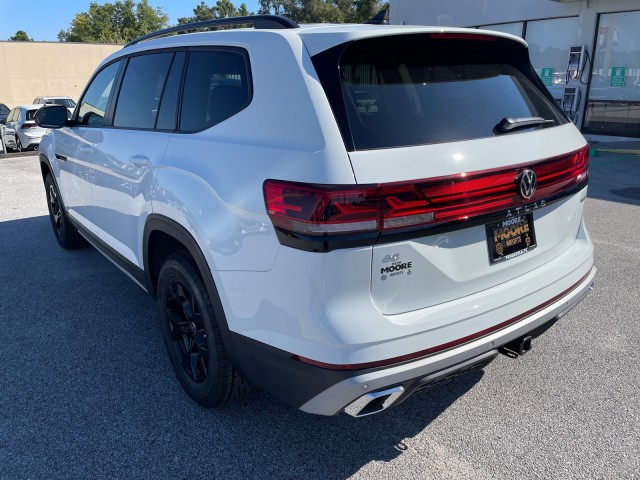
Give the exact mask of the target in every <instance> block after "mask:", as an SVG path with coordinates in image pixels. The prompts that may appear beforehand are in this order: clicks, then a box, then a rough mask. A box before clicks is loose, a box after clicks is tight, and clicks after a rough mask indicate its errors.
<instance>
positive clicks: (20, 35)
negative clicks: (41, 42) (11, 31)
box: [9, 30, 33, 42]
mask: <svg viewBox="0 0 640 480" xmlns="http://www.w3.org/2000/svg"><path fill="white" fill-rule="evenodd" d="M9 41H10V42H33V38H29V35H27V32H25V31H24V30H18V31H17V32H16V33H15V35H13V36H12V37H9Z"/></svg>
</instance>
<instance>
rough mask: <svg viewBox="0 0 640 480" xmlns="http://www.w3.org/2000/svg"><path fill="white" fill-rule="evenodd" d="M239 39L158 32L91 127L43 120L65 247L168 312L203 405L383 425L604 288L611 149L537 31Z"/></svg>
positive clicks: (291, 32) (368, 29)
mask: <svg viewBox="0 0 640 480" xmlns="http://www.w3.org/2000/svg"><path fill="white" fill-rule="evenodd" d="M233 22H244V23H253V25H254V27H255V28H253V29H228V30H224V31H218V32H203V33H189V34H180V35H174V36H167V34H169V33H175V32H176V29H167V30H164V31H162V32H158V33H155V34H152V35H148V36H145V37H142V38H141V39H138V40H137V41H134V42H132V43H130V44H129V45H127V46H125V47H124V48H123V49H122V50H121V51H119V52H117V53H115V54H113V55H111V56H110V57H108V58H107V59H105V60H104V61H103V62H102V64H101V65H100V66H99V67H98V69H97V71H96V73H95V74H94V76H93V78H92V79H91V81H90V82H89V84H88V86H87V87H86V89H85V91H84V93H83V94H82V97H81V99H80V101H79V104H78V107H77V108H76V112H75V114H74V116H73V117H72V119H71V120H70V121H67V119H66V115H65V112H64V109H63V107H61V106H55V105H54V106H45V107H43V109H42V110H41V112H40V113H39V114H38V121H39V123H40V124H41V125H42V126H44V127H47V128H52V129H53V130H52V131H51V133H49V134H48V135H46V136H45V138H44V139H43V141H42V144H41V149H40V160H41V162H42V171H43V180H44V184H45V188H46V192H47V199H48V204H49V212H50V216H51V222H52V225H53V230H54V233H55V235H56V238H57V240H58V241H59V243H60V244H61V245H62V246H63V247H64V248H73V247H76V246H78V245H79V244H81V243H82V239H86V240H88V241H89V242H90V243H91V244H92V245H94V246H95V247H96V248H97V249H98V250H100V251H101V252H102V253H103V254H105V255H106V256H107V257H108V258H110V259H111V260H112V261H113V262H114V263H115V264H116V265H117V266H118V267H119V268H120V269H122V270H123V271H124V272H125V273H126V274H127V275H128V276H129V277H130V278H131V279H132V280H133V281H134V282H136V283H137V284H139V285H140V286H141V287H142V288H144V289H145V290H146V291H147V292H149V293H150V294H151V295H152V296H153V297H154V298H155V299H156V302H157V306H158V312H159V317H160V322H161V325H162V332H163V335H164V340H165V344H166V348H167V352H168V355H169V358H170V360H171V363H172V365H173V368H174V370H175V373H176V376H177V378H178V380H179V381H180V382H181V384H182V385H183V387H184V389H185V390H186V392H187V393H188V394H189V395H190V396H191V397H192V398H193V399H194V400H195V401H196V402H198V403H200V404H201V405H204V406H208V407H214V406H219V405H222V404H224V403H226V402H227V401H228V400H229V399H231V398H234V397H236V396H238V395H239V394H241V393H242V392H243V391H245V390H246V389H247V388H248V387H247V383H246V382H247V381H248V382H250V383H251V384H254V385H257V386H259V387H262V388H264V389H266V390H268V391H270V392H272V393H274V394H276V395H278V396H279V397H281V398H283V399H285V400H286V401H287V402H289V403H290V404H292V405H294V406H296V407H297V408H300V409H301V410H303V411H306V412H311V413H315V414H321V415H334V414H337V413H340V412H347V413H348V414H350V415H353V416H363V415H368V414H372V413H377V412H380V411H382V410H384V409H386V408H387V407H390V406H392V405H397V404H398V403H400V402H402V401H403V400H404V399H405V398H407V397H408V396H409V395H411V394H412V393H414V392H416V391H418V390H421V389H424V388H425V387H428V386H430V385H433V384H434V383H435V382H438V381H441V380H443V379H446V378H448V377H450V376H453V375H456V374H458V373H461V372H464V371H468V370H470V369H474V368H482V367H483V366H484V365H486V364H487V363H488V362H490V361H491V360H492V359H494V357H495V356H496V355H497V352H498V350H499V349H502V350H503V351H505V352H507V353H508V354H509V355H511V356H517V355H519V354H523V353H525V352H526V351H527V350H529V348H530V347H531V342H532V339H533V338H535V337H536V335H537V334H539V333H540V332H541V331H542V330H543V329H545V328H548V326H550V325H551V324H552V323H553V322H555V321H556V320H557V319H558V318H560V317H561V316H563V315H564V314H565V313H566V312H567V311H569V310H570V309H571V308H572V307H573V306H575V305H576V304H577V303H578V302H579V301H580V300H581V299H582V298H583V297H584V296H585V295H586V294H587V293H588V292H589V290H590V289H591V287H592V284H593V279H594V275H595V273H596V270H595V268H594V266H593V245H592V243H591V241H590V239H589V235H588V234H587V231H586V229H585V226H584V222H583V209H584V202H585V198H586V196H587V179H588V169H589V157H588V147H587V143H586V141H585V139H584V138H583V137H582V136H581V135H580V133H579V132H578V130H577V129H576V128H575V126H574V125H573V124H572V123H571V122H570V121H568V120H567V118H566V117H565V116H564V115H563V114H562V112H561V111H560V110H559V109H558V107H557V105H556V104H555V102H554V101H553V99H552V98H551V97H550V95H549V94H548V92H547V90H546V88H545V87H544V85H543V84H542V82H541V81H540V79H539V78H538V76H537V75H536V73H535V71H534V69H533V68H532V67H531V64H530V62H529V56H528V49H527V45H526V43H525V42H524V41H523V40H522V39H521V38H518V37H514V36H510V35H506V34H500V33H495V32H494V33H488V32H484V31H479V30H465V29H456V28H443V27H437V28H436V27H433V28H431V27H406V26H384V27H383V26H377V25H308V26H304V25H303V26H298V25H297V24H295V23H294V22H292V21H290V20H288V19H286V18H283V17H275V16H254V17H247V18H241V19H228V20H223V21H211V22H205V23H204V24H200V26H202V25H206V26H215V25H226V24H230V23H233ZM193 28H196V27H195V26H193ZM179 29H180V30H181V31H184V30H185V25H181V26H180V27H179ZM113 301H114V302H117V301H118V299H115V298H114V299H113Z"/></svg>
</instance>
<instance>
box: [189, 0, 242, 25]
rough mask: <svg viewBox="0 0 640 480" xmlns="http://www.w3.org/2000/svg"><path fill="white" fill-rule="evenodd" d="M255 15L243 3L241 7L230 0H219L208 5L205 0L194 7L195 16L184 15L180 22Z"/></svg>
mask: <svg viewBox="0 0 640 480" xmlns="http://www.w3.org/2000/svg"><path fill="white" fill-rule="evenodd" d="M247 15H253V13H250V12H249V10H247V5H246V4H245V3H241V4H240V7H238V8H236V6H235V5H234V4H233V3H232V2H231V1H230V0H218V1H217V2H216V4H215V5H213V6H211V7H210V6H208V5H207V4H206V3H205V2H204V0H201V1H200V4H199V5H198V6H197V7H196V8H194V9H193V17H182V18H179V19H178V24H180V25H182V24H185V23H193V22H202V21H204V20H212V19H217V18H230V17H244V16H247Z"/></svg>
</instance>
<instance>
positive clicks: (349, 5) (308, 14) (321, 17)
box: [258, 0, 389, 23]
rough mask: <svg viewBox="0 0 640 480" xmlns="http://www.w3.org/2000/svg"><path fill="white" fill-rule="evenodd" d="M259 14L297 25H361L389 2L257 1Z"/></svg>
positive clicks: (363, 0)
mask: <svg viewBox="0 0 640 480" xmlns="http://www.w3.org/2000/svg"><path fill="white" fill-rule="evenodd" d="M259 3H260V8H259V10H258V13H259V14H269V13H273V14H276V15H284V16H286V17H289V18H291V19H292V20H295V21H296V22H299V23H322V22H331V23H362V22H364V21H365V20H369V19H370V18H372V17H373V16H374V15H375V14H376V13H378V12H379V11H380V10H384V9H387V10H388V9H389V2H380V1H378V0H259Z"/></svg>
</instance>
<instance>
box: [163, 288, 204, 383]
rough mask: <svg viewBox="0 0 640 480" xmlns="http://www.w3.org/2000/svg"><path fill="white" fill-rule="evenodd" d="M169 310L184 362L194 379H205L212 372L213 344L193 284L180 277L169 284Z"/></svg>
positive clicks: (177, 348)
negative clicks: (194, 293) (209, 365)
mask: <svg viewBox="0 0 640 480" xmlns="http://www.w3.org/2000/svg"><path fill="white" fill-rule="evenodd" d="M166 311H167V317H168V319H169V329H170V334H171V343H172V346H173V349H174V351H175V354H176V355H177V357H178V361H179V362H180V366H181V367H182V369H183V371H184V373H185V374H186V375H187V376H189V378H190V379H191V380H192V381H193V382H195V383H203V382H205V381H206V380H207V376H208V375H209V372H208V363H209V347H208V346H207V332H206V329H205V326H204V320H203V318H202V313H201V307H200V305H199V304H198V303H197V302H196V300H195V298H194V295H193V292H192V291H191V290H190V289H189V287H188V286H186V285H185V284H184V283H183V282H181V281H180V280H178V279H176V278H174V279H173V280H172V281H171V283H170V284H169V287H168V295H167V299H166Z"/></svg>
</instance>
